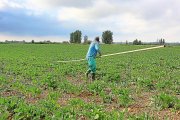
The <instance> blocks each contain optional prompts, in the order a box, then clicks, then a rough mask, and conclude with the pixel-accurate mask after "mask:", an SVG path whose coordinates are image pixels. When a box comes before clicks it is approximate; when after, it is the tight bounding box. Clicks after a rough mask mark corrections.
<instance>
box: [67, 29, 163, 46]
mask: <svg viewBox="0 0 180 120" xmlns="http://www.w3.org/2000/svg"><path fill="white" fill-rule="evenodd" d="M69 42H70V43H82V32H81V31H80V30H76V31H75V32H72V33H70V40H69ZM84 43H87V44H90V43H91V41H90V40H89V39H88V36H87V35H85V36H84ZM102 43H105V44H112V43H113V32H112V31H110V30H106V31H104V32H102ZM126 44H133V45H142V44H143V43H142V41H141V40H138V39H135V40H134V41H133V42H132V43H129V42H128V41H126ZM157 44H160V45H163V44H165V39H163V38H161V39H158V40H157Z"/></svg>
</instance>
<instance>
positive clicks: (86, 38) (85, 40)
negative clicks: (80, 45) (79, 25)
mask: <svg viewBox="0 0 180 120" xmlns="http://www.w3.org/2000/svg"><path fill="white" fill-rule="evenodd" d="M87 41H88V36H87V35H85V36H84V43H86V42H87Z"/></svg>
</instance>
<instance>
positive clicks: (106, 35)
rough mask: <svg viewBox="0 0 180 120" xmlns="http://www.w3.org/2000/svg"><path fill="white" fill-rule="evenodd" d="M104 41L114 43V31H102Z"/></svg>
mask: <svg viewBox="0 0 180 120" xmlns="http://www.w3.org/2000/svg"><path fill="white" fill-rule="evenodd" d="M102 42H103V43H105V44H111V43H113V32H111V31H110V30H106V31H104V32H103V33H102Z"/></svg>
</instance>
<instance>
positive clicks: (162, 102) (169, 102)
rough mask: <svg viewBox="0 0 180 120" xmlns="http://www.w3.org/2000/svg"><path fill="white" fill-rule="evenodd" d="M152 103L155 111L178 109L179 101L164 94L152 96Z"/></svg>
mask: <svg viewBox="0 0 180 120" xmlns="http://www.w3.org/2000/svg"><path fill="white" fill-rule="evenodd" d="M152 103H153V104H154V106H155V108H157V109H165V108H175V109H180V107H179V106H180V105H179V104H180V100H179V99H178V98H177V97H175V96H171V95H168V94H166V93H161V94H159V95H156V96H154V97H153V99H152Z"/></svg>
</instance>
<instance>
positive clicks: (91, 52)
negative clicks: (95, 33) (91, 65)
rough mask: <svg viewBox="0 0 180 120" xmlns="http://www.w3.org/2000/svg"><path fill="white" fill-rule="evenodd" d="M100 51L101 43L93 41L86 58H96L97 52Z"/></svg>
mask: <svg viewBox="0 0 180 120" xmlns="http://www.w3.org/2000/svg"><path fill="white" fill-rule="evenodd" d="M99 52H100V48H99V43H98V42H95V41H93V42H92V43H91V44H90V46H89V50H88V52H87V55H86V59H88V57H94V58H95V57H96V55H97V53H99Z"/></svg>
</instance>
